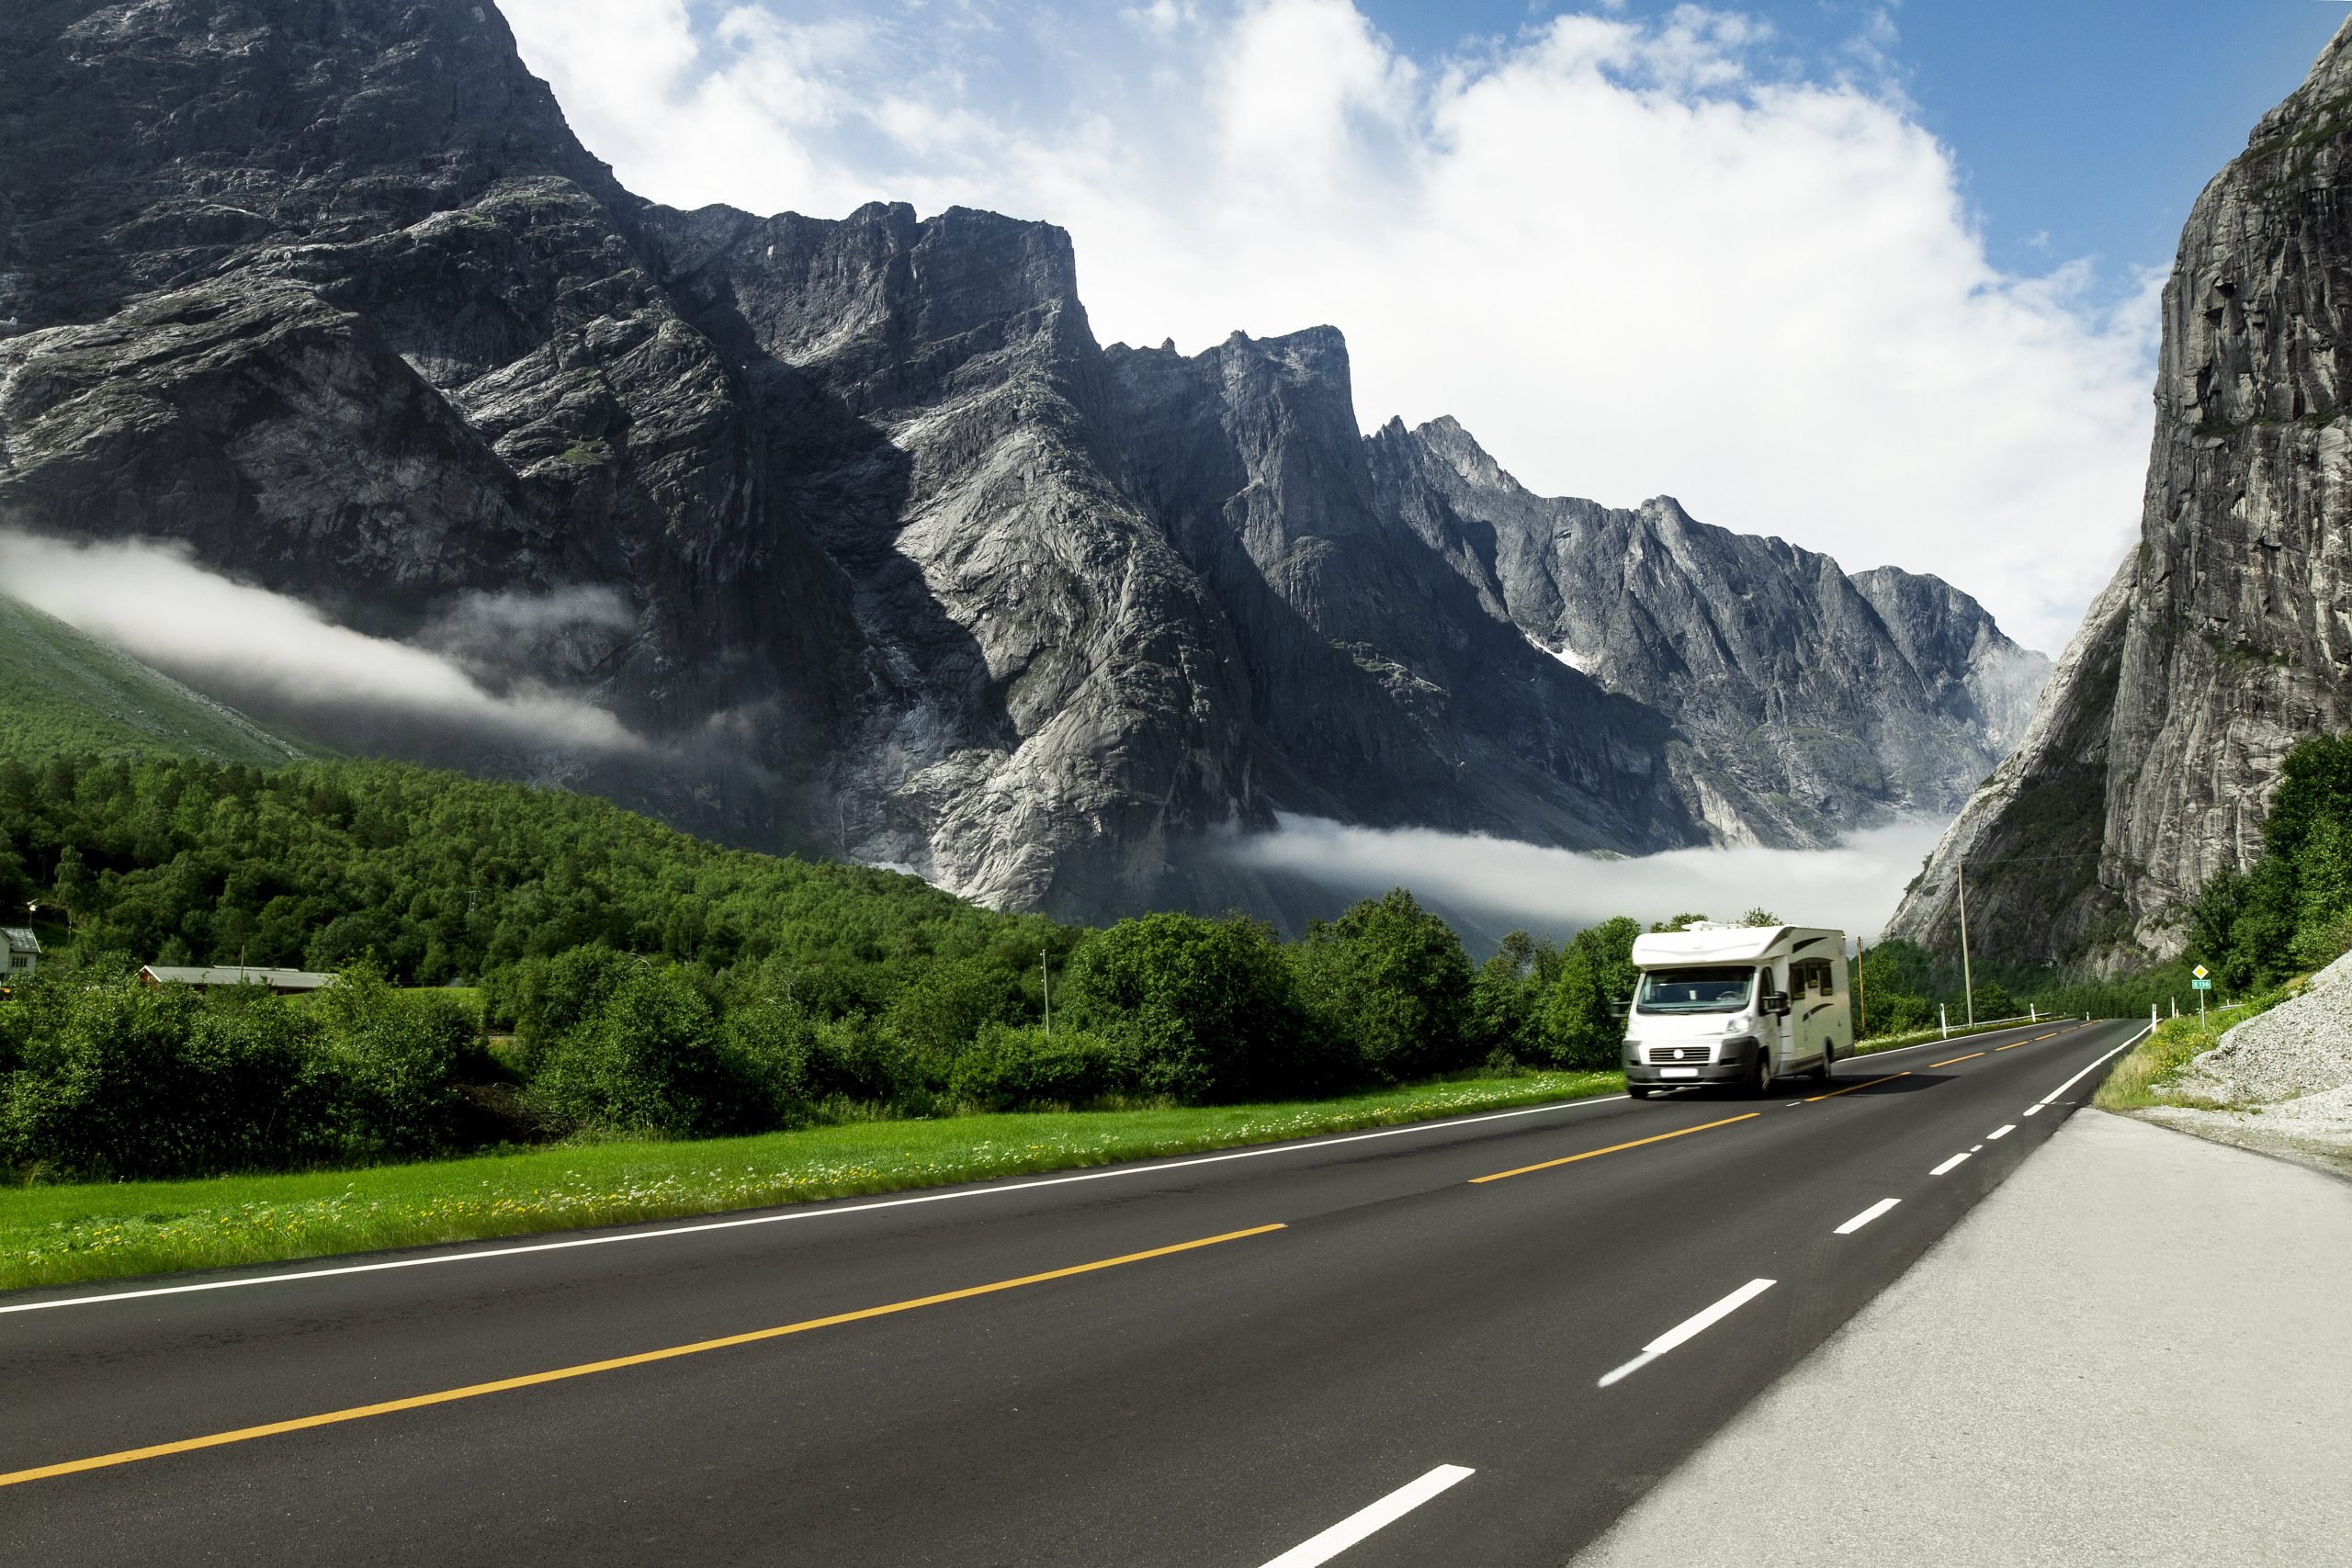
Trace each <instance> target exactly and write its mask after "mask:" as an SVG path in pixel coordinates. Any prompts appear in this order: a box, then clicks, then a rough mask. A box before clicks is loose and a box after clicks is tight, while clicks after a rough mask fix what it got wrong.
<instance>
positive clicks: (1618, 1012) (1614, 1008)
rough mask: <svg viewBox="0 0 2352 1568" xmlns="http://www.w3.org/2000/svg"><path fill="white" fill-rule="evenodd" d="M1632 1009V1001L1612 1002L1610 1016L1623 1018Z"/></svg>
mask: <svg viewBox="0 0 2352 1568" xmlns="http://www.w3.org/2000/svg"><path fill="white" fill-rule="evenodd" d="M1632 1010H1633V1004H1632V1003H1630V1002H1611V1003H1610V1004H1609V1016H1610V1017H1611V1018H1623V1017H1624V1016H1625V1015H1626V1014H1627V1013H1628V1012H1630V1011H1632Z"/></svg>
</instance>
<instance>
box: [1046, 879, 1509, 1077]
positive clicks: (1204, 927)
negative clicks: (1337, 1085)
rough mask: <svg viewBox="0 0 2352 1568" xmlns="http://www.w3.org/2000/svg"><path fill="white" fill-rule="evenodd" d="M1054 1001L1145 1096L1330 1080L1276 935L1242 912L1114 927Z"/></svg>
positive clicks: (1077, 961)
mask: <svg viewBox="0 0 2352 1568" xmlns="http://www.w3.org/2000/svg"><path fill="white" fill-rule="evenodd" d="M1464 967H1465V969H1466V967H1467V966H1466V964H1465V966H1464ZM1465 978H1466V976H1465ZM1465 989H1466V987H1465ZM1062 995H1063V996H1064V997H1065V998H1067V1010H1068V1014H1069V1022H1070V1023H1072V1024H1074V1025H1075V1026H1077V1027H1079V1028H1080V1029H1086V1030H1091V1031H1092V1032H1096V1033H1099V1034H1102V1035H1103V1036H1105V1037H1106V1038H1108V1039H1110V1040H1111V1041H1113V1042H1114V1043H1115V1044H1116V1045H1118V1046H1119V1048H1120V1049H1121V1050H1122V1051H1123V1052H1124V1053H1125V1055H1127V1056H1128V1058H1129V1059H1130V1060H1132V1061H1133V1062H1134V1063H1135V1064H1136V1081H1137V1087H1138V1088H1140V1089H1142V1090H1143V1091H1144V1092H1145V1093H1148V1094H1164V1095H1169V1096H1171V1097H1173V1098H1175V1099H1178V1100H1190V1101H1194V1102H1214V1101H1221V1100H1250V1099H1273V1098H1277V1097H1279V1096H1281V1095H1283V1094H1286V1093H1296V1092H1310V1091H1312V1090H1313V1089H1320V1088H1322V1087H1324V1086H1325V1085H1326V1084H1328V1083H1329V1081H1330V1080H1331V1079H1332V1078H1333V1077H1335V1076H1336V1074H1335V1073H1334V1071H1333V1065H1332V1062H1331V1057H1330V1054H1329V1051H1328V1049H1327V1048H1325V1046H1324V1045H1323V1043H1322V1042H1321V1041H1320V1040H1319V1039H1318V1038H1317V1036H1316V1035H1315V1034H1314V1033H1313V1032H1312V1031H1311V1030H1310V1028H1309V1025H1308V1021H1307V1019H1306V1015H1305V1013H1304V1011H1303V1010H1301V1008H1300V1006H1299V1001H1298V997H1297V993H1296V990H1295V983H1294V981H1293V978H1292V976H1291V971H1290V968H1289V966H1288V965H1287V964H1284V962H1283V952H1282V948H1281V946H1280V944H1279V943H1277V942H1275V940H1274V934H1273V931H1272V930H1271V929H1270V928H1268V927H1266V926H1264V925H1261V924H1260V923H1259V922H1257V921H1255V920H1251V919H1246V918H1244V917H1242V916H1240V915H1229V916H1227V917H1226V918H1225V919H1221V920H1209V919H1202V918H1201V917H1200V916H1198V915H1185V914H1173V913H1162V914H1155V915H1145V916H1142V917H1140V918H1139V919H1125V920H1121V921H1120V922H1119V923H1118V924H1116V925H1114V926H1113V927H1112V928H1111V929H1110V930H1108V931H1103V932H1102V933H1101V934H1100V935H1098V936H1096V937H1094V938H1093V939H1092V940H1091V941H1090V942H1086V943H1085V944H1084V945H1082V946H1081V947H1080V948H1079V950H1078V953H1077V954H1076V955H1075V956H1074V957H1073V958H1072V959H1071V960H1070V966H1069V982H1068V985H1067V987H1065V989H1064V991H1063V993H1062ZM1058 1011H1059V1010H1057V1015H1058Z"/></svg>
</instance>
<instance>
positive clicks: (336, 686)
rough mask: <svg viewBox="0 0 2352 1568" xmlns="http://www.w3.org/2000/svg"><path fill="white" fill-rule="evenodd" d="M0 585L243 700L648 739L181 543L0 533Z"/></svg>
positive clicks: (510, 625)
mask: <svg viewBox="0 0 2352 1568" xmlns="http://www.w3.org/2000/svg"><path fill="white" fill-rule="evenodd" d="M0 582H6V584H7V585H8V592H10V593H11V594H13V595H14V596H15V597H17V598H19V599H22V600H23V601H25V602H26V603H27V604H31V605H33V606H34V607H36V608H38V609H40V610H43V611H46V612H47V613H48V614H50V615H54V616H56V617H57V618H58V619H59V620H61V621H63V622H65V623H66V624H67V625H69V626H76V627H78V628H80V629H81V630H83V631H85V632H87V633H88V634H89V635H91V636H92V637H97V638H99V639H100V640H102V641H105V642H110V643H113V644H115V645H116V646H117V647H119V648H121V649H126V650H127V651H129V652H130V653H132V654H134V655H136V656H137V657H139V658H141V659H143V660H148V661H149V662H151V663H153V664H156V665H159V666H161V667H163V668H164V669H165V670H168V671H172V672H173V673H175V674H180V675H184V676H186V677H187V678H188V679H189V680H191V681H192V682H195V683H196V684H198V686H200V687H202V688H204V689H206V690H208V691H219V692H222V693H227V694H237V695H238V697H239V700H243V701H255V700H263V699H266V700H268V701H270V702H271V703H273V704H283V705H288V706H291V707H294V708H296V709H306V708H307V709H312V710H320V711H341V710H347V709H349V708H351V707H354V706H357V707H362V708H369V709H375V710H379V711H381V712H384V713H387V714H390V715H394V716H400V717H402V718H407V719H411V720H422V721H424V722H426V723H429V724H435V725H443V726H453V727H470V728H484V729H489V730H492V731H494V732H496V733H498V734H500V735H503V736H506V737H509V738H512V739H516V740H520V741H522V742H524V743H526V744H536V745H541V746H548V747H554V748H560V749H573V750H589V751H598V752H626V751H634V750H639V749H640V748H641V747H642V745H643V742H641V741H640V740H639V739H638V738H637V737H636V736H634V735H632V734H631V733H630V732H629V731H628V730H627V729H625V728H622V726H621V724H620V721H619V720H617V719H616V718H615V717H614V716H612V715H611V714H609V713H606V712H605V711H604V710H603V709H602V708H599V707H595V706H594V705H590V704H588V703H584V702H582V701H579V700H578V699H576V698H571V697H565V696H561V695H557V694H549V693H538V692H530V691H515V692H511V693H507V694H493V693H492V692H490V691H487V690H485V689H484V688H483V687H482V686H481V685H480V684H479V683H477V682H475V681H474V680H473V679H472V678H471V677H470V676H469V675H468V674H466V673H465V672H464V671H461V670H460V669H458V667H457V665H456V664H454V663H452V662H450V661H449V660H447V659H445V658H443V657H441V656H439V655H437V654H434V653H428V652H425V651H424V650H423V649H416V648H411V647H409V646H407V645H406V644H403V643H398V642H392V641H388V640H386V639H385V638H382V637H368V636H366V635H365V634H363V633H360V632H356V631H353V630H351V629H350V628H348V627H346V626H336V625H334V623H332V622H330V621H328V620H326V619H324V618H323V617H322V616H321V615H319V613H318V612H317V611H315V610H313V609H311V607H310V606H309V605H307V604H302V603H301V602H300V601H299V600H295V599H289V598H288V597H286V596H285V595H283V594H277V593H272V592H268V591H267V590H266V589H261V588H254V587H251V586H249V585H247V584H244V583H240V582H232V581H229V580H228V579H227V578H224V577H219V576H215V575H214V574H213V573H211V572H209V571H207V570H204V569H203V568H202V567H200V566H198V565H197V564H196V561H195V559H194V558H193V556H192V555H191V553H190V552H189V551H187V549H185V548H184V547H179V546H176V545H171V544H161V543H153V542H148V541H130V542H124V543H118V544H97V545H86V546H85V545H73V544H67V543H64V542H62V541H61V540H56V539H48V538H42V537H40V536H35V535H29V534H21V533H13V532H11V533H0ZM458 615H459V616H460V618H461V620H462V621H463V622H464V623H465V624H468V625H476V626H479V625H481V624H484V623H486V622H495V623H497V624H499V625H501V626H505V627H506V628H507V629H508V630H509V631H510V632H523V631H542V632H543V631H545V630H547V629H548V628H549V627H550V626H559V625H570V624H575V623H579V622H581V621H582V620H583V618H584V619H585V620H587V621H588V622H590V623H592V624H593V623H597V622H599V621H601V622H603V623H604V624H609V621H610V618H611V612H610V610H609V608H608V607H607V606H605V604H602V603H601V602H592V601H591V600H589V599H585V598H582V596H581V595H579V594H577V593H574V594H570V595H559V596H556V597H555V598H554V599H551V600H550V601H548V603H547V604H540V605H534V604H530V603H528V602H526V601H520V600H516V599H515V598H512V597H509V596H504V595H501V596H496V597H495V598H493V597H492V596H486V595H475V596H470V597H469V600H468V601H467V602H466V603H464V604H462V605H460V606H458Z"/></svg>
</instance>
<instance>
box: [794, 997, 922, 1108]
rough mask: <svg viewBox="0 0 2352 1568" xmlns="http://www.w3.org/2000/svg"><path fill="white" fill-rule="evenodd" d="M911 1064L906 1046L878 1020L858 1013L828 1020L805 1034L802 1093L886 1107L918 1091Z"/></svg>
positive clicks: (814, 1096)
mask: <svg viewBox="0 0 2352 1568" xmlns="http://www.w3.org/2000/svg"><path fill="white" fill-rule="evenodd" d="M915 1066H916V1064H915V1061H914V1056H913V1053H911V1052H910V1051H909V1050H908V1049H907V1046H906V1043H905V1042H904V1041H902V1040H900V1039H899V1037H898V1036H897V1035H896V1034H894V1033H892V1032H890V1030H889V1029H888V1027H886V1026H885V1025H884V1024H882V1023H881V1022H880V1021H878V1020H876V1019H872V1018H869V1017H867V1016H866V1015H865V1014H864V1013H862V1012H854V1013H851V1014H850V1015H848V1016H847V1017H846V1018H829V1019H826V1020H824V1021H821V1022H820V1023H819V1024H818V1025H817V1026H816V1028H815V1029H814V1030H813V1031H812V1032H811V1033H810V1036H809V1067H808V1075H809V1078H808V1081H809V1096H810V1098H811V1099H814V1100H856V1101H859V1102H861V1103H864V1104H870V1105H882V1104H887V1103H888V1102H889V1101H891V1100H899V1099H902V1098H904V1097H905V1096H906V1094H907V1092H908V1091H909V1090H910V1089H920V1088H922V1087H923V1086H922V1083H921V1082H920V1080H919V1077H918V1075H917V1073H916V1071H915ZM943 1073H944V1065H943Z"/></svg>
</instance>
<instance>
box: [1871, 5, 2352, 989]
mask: <svg viewBox="0 0 2352 1568" xmlns="http://www.w3.org/2000/svg"><path fill="white" fill-rule="evenodd" d="M2348 184H2352V26H2347V28H2346V30H2344V31H2341V32H2338V33H2337V34H2336V36H2335V39H2334V41H2333V42H2331V43H2330V44H2329V45H2328V47H2327V49H2326V51H2324V52H2323V53H2322V54H2321V56H2320V58H2319V62H2318V63H2317V64H2316V65H2315V66H2314V67H2313V69H2312V73H2311V77H2310V79H2309V80H2308V81H2306V82H2305V83H2304V84H2303V85H2302V86H2301V88H2299V89H2297V91H2296V92H2295V93H2294V94H2292V95H2291V96H2289V97H2288V98H2287V100H2286V101H2285V102H2284V103H2282V104H2280V105H2279V106H2278V107H2277V108H2275V109H2273V110H2272V111H2271V112H2270V113H2269V114H2267V115H2266V116H2264V117H2263V118H2262V121H2261V123H2260V124H2258V125H2256V127H2255V129H2254V134H2253V136H2252V137H2251V138H2250V139H2249V141H2248V142H2247V144H2246V149H2245V152H2243V153H2241V154H2240V155H2239V156H2238V158H2237V159H2236V160H2235V161H2234V162H2233V163H2232V164H2230V166H2229V167H2228V168H2226V169H2224V170H2223V171H2222V173H2221V174H2220V175H2217V176H2216V177H2215V178H2214V180H2213V182H2212V183H2211V185H2209V186H2206V187H2205V190H2204V193H2203V194H2202V195H2201V196H2199V198H2198V200H2197V204H2196V206H2195V208H2194V209H2192V210H2191V211H2190V213H2189V217H2188V224H2187V226H2186V228H2185V229H2184V231H2183V232H2182V234H2181V242H2180V252H2179V255H2178V258H2177V260H2176V261H2175V262H2174V264H2173V270H2172V276H2171V277H2170V278H2169V279H2168V280H2167V282H2166V283H2165V294H2164V342H2163V347H2162V350H2161V355H2160V358H2159V363H2158V371H2157V378H2156V392H2155V396H2156V433H2155V445H2154V451H2153V453H2152V455H2151V457H2150V459H2149V465H2148V483H2147V491H2146V499H2145V504H2144V509H2143V515H2142V523H2141V536H2140V543H2139V546H2138V547H2136V548H2135V549H2134V550H2133V551H2132V552H2131V554H2130V555H2129V556H2128V557H2126V558H2125V559H2124V561H2123V564H2122V567H2121V569H2120V570H2119V571H2118V572H2117V573H2116V575H2115V579H2114V581H2112V582H2111V583H2110V584H2109V587H2108V589H2107V591H2106V592H2105V593H2103V594H2102V595H2101V596H2100V597H2099V599H2098V603H2097V604H2094V605H2093V606H2092V608H2091V612H2090V615H2089V616H2088V618H2087V619H2086V620H2085V622H2084V623H2083V627H2082V629H2081V631H2080V632H2079V633H2078V634H2077V635H2076V637H2075V641H2074V643H2073V645H2072V646H2071V647H2070V648H2069V649H2067V651H2066V654H2065V656H2064V659H2063V660H2061V662H2060V664H2059V667H2058V671H2057V673H2056V674H2055V676H2053V677H2052V681H2051V682H2050V685H2049V688H2048V690H2047V691H2046V692H2045V693H2044V694H2043V696H2042V699H2041V705H2040V707H2039V709H2038V710H2037V711H2036V713H2035V714H2034V716H2033V720H2032V723H2031V726H2030V728H2029V729H2028V731H2027V733H2026V736H2025V739H2024V740H2023V742H2022V744H2020V746H2019V747H2018V750H2016V752H2015V753H2013V754H2012V755H2011V756H2010V757H2009V759H2008V760H2007V761H2006V762H2004V763H2003V764H2002V765H2001V767H2000V768H1999V770H1998V771H1997V772H1996V773H1995V775H1994V777H1993V778H1992V779H1991V780H1990V781H1989V782H1988V783H1987V784H1986V785H1985V788H1984V790H1982V791H1981V792H1979V793H1978V794H1977V795H1976V796H1975V797H1974V798H1973V799H1972V800H1971V801H1970V802H1969V804H1968V807H1967V809H1966V810H1965V811H1964V812H1963V813H1962V815H1961V817H1960V818H1959V819H1958V820H1957V821H1956V822H1955V823H1954V824H1953V825H1952V828H1951V831H1950V832H1949V833H1948V834H1947V835H1946V836H1945V839H1944V840H1943V842H1942V843H1941V844H1940V845H1939V847H1938V849H1937V851H1936V853H1935V855H1934V857H1933V858H1932V859H1931V861H1930V863H1929V864H1928V869H1927V871H1926V873H1925V874H1923V876H1922V878H1921V879H1920V881H1919V882H1918V883H1917V885H1916V886H1914V888H1913V890H1912V891H1911V893H1910V894H1909V896H1908V897H1906V898H1905V901H1904V904H1903V906H1902V908H1900V909H1899V910H1898V911H1897V913H1896V916H1895V919H1894V924H1893V926H1892V927H1891V928H1890V929H1891V930H1892V931H1894V932H1896V933H1898V934H1902V935H1906V936H1911V937H1915V938H1917V939H1918V940H1921V941H1925V942H1932V943H1936V944H1938V945H1951V944H1952V943H1953V942H1955V940H1956V938H1957V935H1958V920H1957V915H1958V908H1957V890H1958V884H1959V881H1960V872H1961V870H1962V868H1963V867H1964V868H1965V872H1966V875H1967V880H1968V899H1969V926H1970V937H1971V940H1972V943H1973V945H1974V947H1975V948H1976V950H1977V951H1978V952H1984V953H1999V954H2004V955H2009V956H2016V957H2021V958H2036V959H2039V958H2049V957H2066V958H2086V959H2090V960H2093V961H2096V962H2100V963H2107V964H2115V963H2124V962H2130V961H2132V960H2134V959H2136V958H2139V957H2142V956H2144V955H2150V954H2154V955H2168V954H2171V953H2177V952H2178V951H2179V949H2180V946H2181V943H2182V942H2184V941H2185V940H2186V939H2185V933H2184V931H2183V928H2182V923H2181V920H2182V915H2183V912H2184V910H2185V908H2186V906H2187V904H2188V900H2189V899H2190V898H2191V897H2194V895H2195V894H2196V891H2197V889H2198V888H2199V886H2201V885H2202V884H2203V883H2204V881H2205V880H2206V878H2207V877H2209V876H2211V874H2213V873H2214V872H2215V871H2216V870H2218V869H2220V868H2221V867H2222V866H2226V865H2234V866H2243V865H2245V864H2248V863H2251V862H2252V860H2253V859H2254V858H2255V856H2256V853H2257V852H2259V850H2260V847H2261V840H2260V829H2261V825H2262V819H2263V817H2264V814H2265V812H2266V810H2267V805H2268V801H2269V796H2270V792H2271V791H2272V790H2273V789H2274V788H2275V787H2276V785H2277V784H2278V770H2279V764H2280V762H2281V761H2282V760H2283V759H2284V757H2285V755H2286V753H2287V751H2288V750H2290V748H2291V747H2292V746H2293V745H2294V743H2295V742H2296V740H2298V739H2301V737H2303V736H2305V735H2309V734H2312V733H2314V732H2318V731H2337V732H2340V731H2342V730H2343V729H2345V728H2346V727H2347V724H2352V684H2347V676H2352V418H2347V405H2346V388H2345V380H2344V373H2343V370H2342V368H2341V367H2340V362H2341V359H2342V356H2343V355H2344V352H2345V348H2346V342H2347V329H2352V301H2347V299H2346V296H2345V293H2344V289H2343V287H2342V278H2343V275H2344V271H2345V269H2346V267H2347V266H2352V205H2347V202H2346V195H2345V192H2346V189H2347V185H2348Z"/></svg>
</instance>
